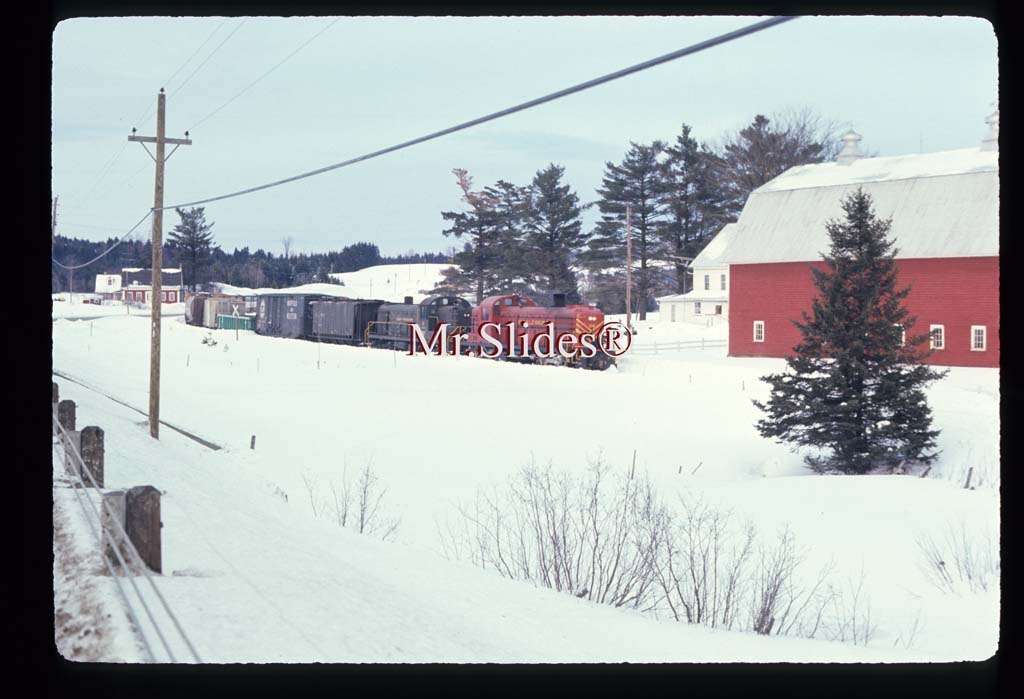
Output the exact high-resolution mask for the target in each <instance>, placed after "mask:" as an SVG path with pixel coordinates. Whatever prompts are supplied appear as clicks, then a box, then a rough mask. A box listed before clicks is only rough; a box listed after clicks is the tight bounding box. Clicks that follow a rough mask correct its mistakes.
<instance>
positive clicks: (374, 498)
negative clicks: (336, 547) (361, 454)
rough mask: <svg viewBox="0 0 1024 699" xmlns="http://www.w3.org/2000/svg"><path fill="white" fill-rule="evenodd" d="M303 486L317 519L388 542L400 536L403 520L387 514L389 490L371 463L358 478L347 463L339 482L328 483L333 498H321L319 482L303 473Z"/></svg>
mask: <svg viewBox="0 0 1024 699" xmlns="http://www.w3.org/2000/svg"><path fill="white" fill-rule="evenodd" d="M302 482H303V483H304V484H305V486H306V493H307V494H308V496H309V505H310V509H311V510H312V511H313V516H314V517H317V518H322V517H330V518H331V519H333V520H334V522H335V523H336V524H337V525H338V526H340V527H346V528H348V529H354V530H355V531H357V532H359V533H360V534H369V535H371V536H375V537H377V538H378V539H383V540H385V541H390V540H392V539H393V538H394V537H395V535H396V534H397V533H398V527H399V525H400V524H401V518H400V517H397V516H394V515H391V514H390V513H389V512H388V510H387V506H386V501H385V498H386V496H387V493H388V489H387V488H386V487H384V486H383V485H382V484H381V480H380V477H379V476H378V475H377V473H376V472H375V471H374V470H373V464H372V463H371V462H367V463H366V465H365V466H364V467H363V468H362V469H361V470H360V471H359V473H358V474H357V475H356V476H355V477H353V476H352V475H351V474H350V473H349V470H348V464H347V463H346V464H345V465H344V466H343V467H342V474H341V480H340V482H339V481H336V480H334V479H331V480H330V481H328V484H327V489H328V490H329V491H330V498H327V497H324V496H322V495H321V494H320V483H319V479H317V478H316V477H315V476H313V475H312V474H310V473H304V474H303V475H302Z"/></svg>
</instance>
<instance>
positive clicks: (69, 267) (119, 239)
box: [50, 210, 153, 270]
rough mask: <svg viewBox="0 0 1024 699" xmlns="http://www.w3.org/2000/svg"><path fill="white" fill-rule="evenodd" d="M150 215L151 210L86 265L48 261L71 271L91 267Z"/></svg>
mask: <svg viewBox="0 0 1024 699" xmlns="http://www.w3.org/2000/svg"><path fill="white" fill-rule="evenodd" d="M152 215H153V211H152V210H150V211H147V212H146V215H145V216H143V217H142V218H140V219H139V222H138V223H136V224H135V225H134V226H132V227H131V228H130V229H129V230H128V232H127V233H125V234H124V235H122V236H121V237H120V238H118V240H117V242H116V243H114V244H113V245H111V246H110V247H109V248H107V249H106V250H104V251H103V252H101V253H100V254H99V255H97V256H96V257H94V258H92V259H91V260H89V261H88V262H86V263H84V264H80V265H65V264H63V263H61V262H58V261H57V260H56V258H53V257H51V258H50V259H51V260H53V264H55V265H57V266H58V267H60V268H61V269H67V270H73V269H81V268H82V267H88V266H89V265H91V264H92V263H93V262H95V261H96V260H98V259H100V258H101V257H105V256H106V255H108V254H109V253H110V252H111V251H112V250H113V249H114V248H116V247H117V246H118V245H120V244H121V243H123V242H124V241H125V239H126V238H127V237H128V236H130V235H131V234H132V233H134V232H135V229H136V228H138V227H139V226H141V225H142V223H143V221H145V220H146V219H147V218H149V217H150V216H152Z"/></svg>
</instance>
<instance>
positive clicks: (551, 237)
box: [525, 163, 587, 303]
mask: <svg viewBox="0 0 1024 699" xmlns="http://www.w3.org/2000/svg"><path fill="white" fill-rule="evenodd" d="M564 174H565V168H564V167H561V166H559V165H555V164H554V163H551V164H550V165H548V166H547V167H546V168H544V169H543V170H540V171H538V172H537V174H536V176H534V178H533V184H532V187H531V188H530V193H531V196H530V198H529V200H528V210H527V219H526V231H527V232H526V249H527V253H526V255H525V259H526V262H527V263H528V267H529V269H530V270H531V274H530V278H531V281H532V282H533V285H534V286H535V287H536V288H538V289H544V290H547V291H551V292H554V291H560V292H562V293H564V294H565V295H566V299H567V300H568V302H569V303H579V302H580V294H579V287H578V285H577V279H576V273H575V272H574V271H573V268H572V266H573V264H574V263H575V262H576V259H577V258H578V256H579V254H580V252H581V250H582V248H583V245H584V244H585V243H586V240H587V235H586V233H584V232H583V221H582V220H581V219H580V199H579V196H577V195H576V193H575V192H573V191H572V189H571V188H570V187H569V185H568V184H563V182H562V176H563V175H564Z"/></svg>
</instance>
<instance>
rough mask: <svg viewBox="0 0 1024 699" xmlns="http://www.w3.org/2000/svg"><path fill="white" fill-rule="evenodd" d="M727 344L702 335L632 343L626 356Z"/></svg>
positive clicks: (713, 347) (721, 346)
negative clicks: (641, 343) (693, 337)
mask: <svg viewBox="0 0 1024 699" xmlns="http://www.w3.org/2000/svg"><path fill="white" fill-rule="evenodd" d="M727 346H728V342H727V341H726V340H725V339H714V340H706V339H704V338H703V337H702V338H700V339H699V340H676V341H674V342H653V343H650V344H644V345H637V344H634V345H633V346H632V347H630V348H629V351H628V352H627V353H626V356H629V355H636V354H640V355H653V354H670V353H672V352H685V351H687V350H703V349H722V348H725V347H727Z"/></svg>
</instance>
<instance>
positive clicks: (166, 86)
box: [164, 17, 242, 89]
mask: <svg viewBox="0 0 1024 699" xmlns="http://www.w3.org/2000/svg"><path fill="white" fill-rule="evenodd" d="M228 19H230V18H229V17H225V18H224V19H222V20H221V22H220V24H218V25H217V26H216V27H215V28H214V30H213V31H212V32H210V34H209V35H208V36H207V37H206V39H205V40H203V43H201V44H199V46H198V47H197V48H196V50H195V51H193V52H192V55H191V56H189V57H188V58H187V59H186V60H185V62H184V63H182V64H181V65H180V66H178V69H177V70H176V71H174V72H173V73H171V77H169V78H167V80H164V88H165V89H170V87H171V81H172V80H174V78H176V77H177V76H178V73H180V72H181V69H182V68H184V67H185V66H187V65H188V64H189V63H190V62H191V61H192V59H193V58H195V57H196V55H197V54H198V53H199V52H200V51H202V50H203V47H204V46H206V45H207V44H208V43H210V39H212V38H213V35H214V34H216V33H217V32H219V31H220V28H221V27H223V26H224V25H225V24H226V23H227V21H228ZM238 26H242V25H241V24H239V25H238Z"/></svg>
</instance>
